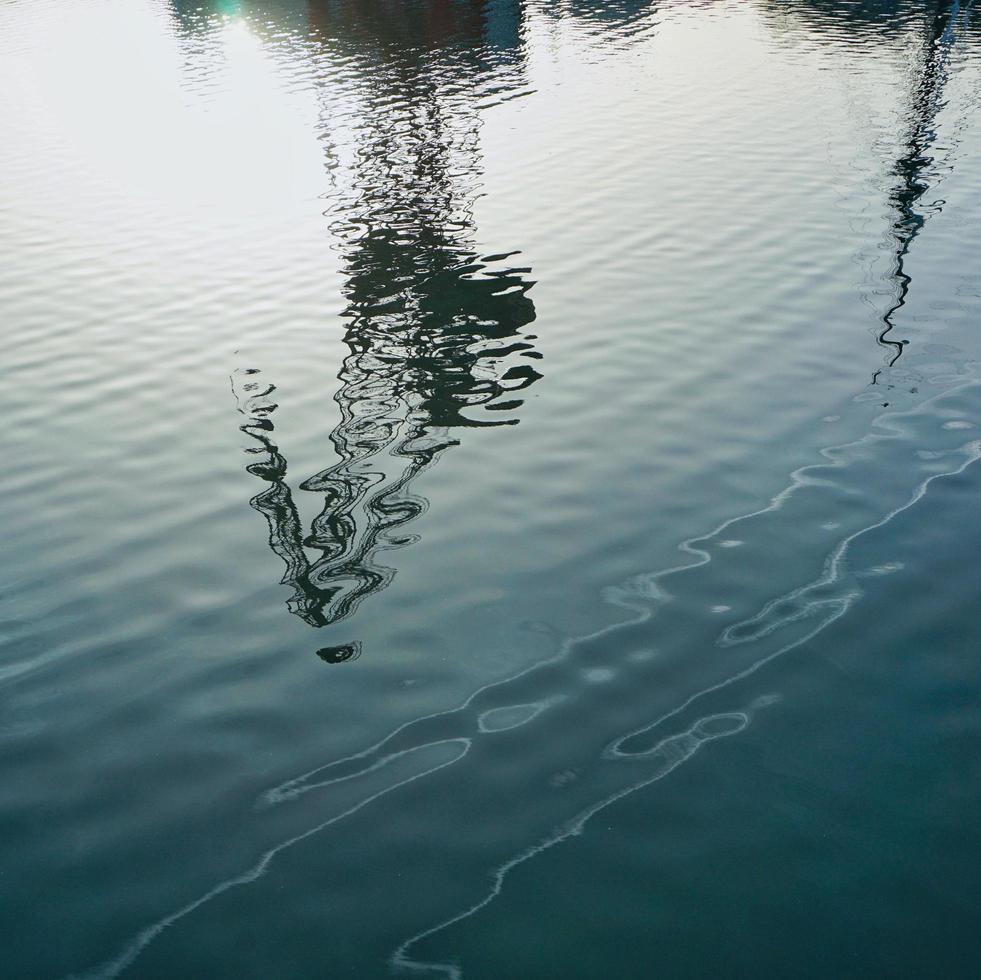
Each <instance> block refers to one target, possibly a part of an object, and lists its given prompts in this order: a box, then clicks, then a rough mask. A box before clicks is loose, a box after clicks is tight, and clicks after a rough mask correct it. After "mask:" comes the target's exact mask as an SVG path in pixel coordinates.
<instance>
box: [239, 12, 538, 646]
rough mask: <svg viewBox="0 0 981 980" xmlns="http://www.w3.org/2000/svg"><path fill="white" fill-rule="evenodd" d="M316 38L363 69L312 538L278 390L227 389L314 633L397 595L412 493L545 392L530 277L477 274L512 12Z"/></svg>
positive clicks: (501, 262)
mask: <svg viewBox="0 0 981 980" xmlns="http://www.w3.org/2000/svg"><path fill="white" fill-rule="evenodd" d="M310 25H311V27H312V28H313V31H314V33H315V36H316V37H317V38H318V39H319V41H320V42H321V43H323V45H324V46H325V47H328V46H329V49H330V51H331V53H332V54H333V53H337V52H338V51H339V52H341V53H342V55H347V56H348V57H351V58H353V59H355V60H359V61H360V62H361V64H362V65H363V69H362V72H361V74H360V76H359V77H358V78H357V92H356V96H357V100H358V102H359V109H358V111H357V113H356V114H355V116H354V119H353V130H354V135H353V163H352V164H351V165H350V173H349V178H348V180H347V182H346V183H345V175H344V174H343V173H341V174H340V175H338V174H337V173H336V172H335V173H334V174H333V177H334V179H335V182H336V183H337V186H338V187H339V189H338V190H337V191H336V194H337V203H336V204H335V207H334V208H333V209H332V211H331V212H330V214H331V217H332V218H333V222H332V230H333V232H334V234H335V235H336V238H337V241H338V242H339V246H338V247H339V250H340V252H341V255H342V264H343V277H344V281H345V285H344V295H345V298H346V301H347V306H346V309H345V310H344V313H343V316H344V317H345V318H346V319H347V327H346V329H345V333H344V343H345V345H346V347H347V351H348V352H347V354H346V356H345V357H344V360H343V363H342V365H341V369H340V371H339V373H338V382H339V386H338V388H337V391H336V393H335V395H334V400H335V401H336V403H337V405H338V407H339V410H340V421H339V422H338V424H337V425H336V427H335V428H334V430H333V432H332V433H331V436H330V438H331V442H332V444H333V447H334V451H335V454H336V459H335V460H334V461H333V462H332V463H331V464H330V465H329V466H327V467H326V468H325V469H323V470H321V471H320V472H319V473H316V474H314V475H312V476H309V477H307V478H306V479H305V480H303V482H302V483H300V484H299V488H300V489H301V490H304V491H307V492H311V493H315V494H318V495H320V496H322V498H323V506H322V509H321V511H320V513H319V514H318V515H317V517H316V518H314V520H313V521H312V524H311V527H310V529H309V533H308V534H306V536H304V529H303V526H302V523H301V520H300V517H299V513H298V510H297V506H296V504H295V502H294V499H293V492H292V490H291V488H290V486H289V485H288V483H287V479H286V473H287V460H286V458H285V456H284V455H283V453H282V450H281V449H280V447H279V445H278V443H277V441H276V433H275V425H274V416H275V411H276V401H275V396H276V390H275V386H274V385H272V384H268V383H265V382H264V381H263V380H262V379H261V377H260V376H259V373H258V371H257V370H255V369H248V370H246V371H243V372H241V373H239V374H238V375H237V376H236V377H235V378H233V386H234V387H235V389H236V393H237V395H238V397H239V408H240V411H241V412H242V413H243V414H244V415H245V416H246V421H245V422H244V423H243V424H242V426H241V429H242V431H243V432H246V433H247V434H248V435H249V436H250V437H251V438H252V440H253V445H252V446H251V447H250V448H249V449H248V452H249V453H250V455H252V456H254V457H256V458H255V459H253V460H252V461H251V462H250V463H249V464H248V465H247V467H246V468H247V470H248V471H249V472H250V473H251V474H253V475H254V476H256V477H258V478H259V479H261V480H263V481H264V482H265V483H266V484H267V485H266V487H265V488H264V489H263V490H261V491H260V492H259V493H257V494H256V495H255V496H254V497H253V498H252V500H251V505H252V507H253V508H254V509H255V510H257V511H258V512H259V513H261V514H262V515H263V516H264V517H265V519H266V521H267V523H268V527H269V545H270V547H271V549H272V550H273V551H274V552H275V553H276V554H277V555H278V556H279V557H280V558H281V559H282V561H283V563H284V565H285V566H286V569H285V572H284V575H283V578H282V582H283V584H285V585H287V586H289V587H290V588H291V590H292V594H291V596H290V598H289V599H288V600H287V603H286V604H287V608H288V609H289V610H290V612H291V613H293V614H294V615H296V616H299V617H300V618H301V619H303V620H304V621H305V622H306V623H308V624H309V625H310V626H313V627H317V628H322V627H325V626H329V625H331V624H333V623H336V622H339V621H341V620H343V619H345V618H347V617H349V616H351V615H352V614H353V613H354V612H355V611H356V610H357V608H358V606H359V605H360V603H361V602H362V601H364V600H365V599H366V598H368V597H369V596H371V595H373V594H375V593H377V592H379V591H381V590H382V589H384V588H385V587H386V586H387V585H388V584H389V583H390V582H391V581H392V578H393V576H394V574H395V572H394V570H393V569H392V568H390V567H387V566H385V565H383V564H381V563H380V562H379V560H378V555H379V553H380V552H382V551H384V550H389V549H392V548H397V547H401V546H404V545H406V544H408V543H410V542H411V541H413V540H414V537H413V535H411V534H410V533H408V532H407V529H406V526H407V525H408V524H410V523H411V522H412V521H413V520H414V519H415V518H416V517H418V516H419V515H420V514H422V513H423V512H424V511H425V510H426V509H427V507H428V502H427V500H426V499H425V498H424V497H422V496H421V495H418V494H416V493H413V492H412V484H413V481H414V480H415V479H416V477H417V476H418V475H419V474H420V473H421V472H422V471H423V470H424V469H426V468H427V467H429V466H430V465H431V464H433V463H434V462H435V460H436V459H437V458H438V457H439V456H440V455H441V454H442V453H443V452H444V451H445V450H446V449H447V448H449V447H450V446H452V445H454V444H455V443H456V442H457V441H458V432H459V431H460V430H462V429H464V428H472V427H479V426H496V425H507V424H515V423H516V422H517V421H518V419H517V417H516V415H515V412H516V410H517V409H518V408H519V407H520V406H521V404H522V397H521V392H522V391H523V390H524V389H525V388H527V387H528V386H529V385H531V384H533V383H534V382H535V381H537V380H538V379H539V378H540V377H541V375H540V373H539V371H538V370H537V369H536V367H535V366H534V365H535V363H536V362H537V360H538V359H539V358H540V354H539V353H538V352H537V351H536V350H535V349H534V346H533V344H532V342H531V341H532V340H533V339H534V338H533V337H532V336H530V335H527V334H526V333H524V332H523V331H524V328H525V327H527V325H528V324H530V323H531V322H532V321H533V320H534V319H535V308H534V305H533V303H532V301H531V299H530V297H529V296H528V295H527V294H528V291H529V289H530V288H531V287H532V285H533V282H532V281H531V280H530V279H529V278H528V275H529V273H530V269H528V268H527V267H522V266H519V265H517V264H516V263H515V261H514V258H513V256H514V255H515V254H516V253H510V254H498V255H493V256H481V255H480V253H479V252H478V251H477V249H476V247H475V245H474V224H473V216H472V210H471V209H472V205H473V202H474V200H475V198H476V196H477V193H478V181H479V172H478V162H477V153H478V130H479V124H480V117H479V108H478V99H477V94H478V92H479V91H495V90H497V91H499V90H500V87H501V86H502V85H503V86H508V85H511V84H513V81H514V79H515V76H514V71H515V69H520V64H521V59H522V51H521V44H520V38H521V33H520V27H521V8H520V5H519V4H518V3H517V2H503V3H502V2H500V0H497V2H493V0H484V2H474V3H445V2H436V0H432V2H422V3H398V4H392V3H386V2H384V0H373V2H362V3H321V4H317V5H316V6H311V7H310ZM327 81H329V80H327ZM349 123H350V121H349ZM328 165H329V167H331V168H333V167H335V166H336V162H335V159H334V156H333V155H332V154H331V155H330V156H329V160H328ZM359 653H360V646H359V645H358V644H356V643H355V644H346V645H344V646H341V647H336V646H333V647H325V648H323V649H321V650H320V651H318V655H319V656H320V657H321V658H322V659H324V660H325V661H328V662H340V661H344V660H350V659H353V658H355V657H356V656H358V655H359Z"/></svg>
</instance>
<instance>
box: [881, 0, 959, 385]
mask: <svg viewBox="0 0 981 980" xmlns="http://www.w3.org/2000/svg"><path fill="white" fill-rule="evenodd" d="M959 19H960V20H962V21H966V19H967V12H966V11H965V12H964V13H963V16H962V12H961V9H960V4H959V3H957V2H954V3H952V4H950V3H940V4H936V5H932V7H931V8H928V9H927V10H926V11H925V12H924V22H925V28H926V30H925V33H924V36H923V37H922V40H921V42H920V52H919V64H917V65H916V66H915V67H914V69H913V85H912V92H911V93H910V103H909V107H908V110H907V116H908V120H909V121H908V128H907V131H906V133H905V135H904V138H903V153H902V155H901V156H900V157H899V159H898V160H897V161H896V166H895V168H894V170H893V176H894V177H895V180H896V183H895V185H894V186H893V189H892V191H891V193H890V195H889V205H890V207H891V208H892V210H893V212H894V214H895V220H894V221H893V224H892V227H891V229H890V234H891V237H892V241H893V248H894V258H893V267H892V273H891V278H892V281H893V283H894V287H895V295H894V297H893V301H892V303H891V304H890V305H889V307H888V309H887V310H886V311H885V313H883V315H882V330H880V331H879V333H878V335H877V340H878V342H879V344H880V345H881V346H883V347H885V348H887V349H888V350H889V351H890V353H889V355H888V357H887V363H886V367H887V368H891V367H892V366H893V365H894V364H895V363H896V361H898V360H899V358H900V357H901V356H902V353H903V347H904V345H905V343H906V341H903V340H894V339H892V338H891V337H890V334H891V333H892V332H893V330H894V329H895V317H896V314H897V313H898V312H899V311H900V310H901V309H902V308H903V307H904V306H905V305H906V300H907V297H908V295H909V290H910V285H911V283H912V279H911V277H910V275H909V274H908V273H907V271H906V257H907V256H908V254H909V250H910V248H911V246H912V244H913V242H914V241H915V239H916V237H917V235H918V234H919V233H920V231H921V230H922V228H923V226H924V224H925V223H926V221H927V219H928V218H929V217H930V216H931V215H933V214H937V213H939V211H940V209H941V207H942V205H943V202H942V201H933V202H929V203H928V202H926V201H924V195H925V194H926V193H927V192H928V191H929V190H930V188H931V183H935V182H936V180H935V179H934V181H933V182H931V180H930V177H931V176H933V170H934V162H935V161H934V157H933V156H932V155H931V149H932V146H933V143H934V142H935V140H936V137H937V125H936V121H937V115H938V113H939V112H940V110H941V109H942V108H943V107H944V105H945V104H946V103H945V101H944V98H943V93H944V87H945V85H946V83H947V78H948V74H949V61H950V53H951V46H952V44H953V41H954V37H955V32H956V30H957V28H958V26H959V25H958V20H959ZM960 26H963V24H961V25H960ZM882 370H883V369H881V368H880V369H879V370H878V371H876V372H875V374H874V375H873V377H872V383H873V384H877V383H878V381H879V377H880V375H881V374H882Z"/></svg>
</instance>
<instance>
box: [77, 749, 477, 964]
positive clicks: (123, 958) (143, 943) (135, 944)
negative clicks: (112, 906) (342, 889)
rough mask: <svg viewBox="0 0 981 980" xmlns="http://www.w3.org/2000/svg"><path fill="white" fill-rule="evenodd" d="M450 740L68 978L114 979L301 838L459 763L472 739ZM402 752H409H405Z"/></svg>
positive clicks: (257, 875) (256, 875)
mask: <svg viewBox="0 0 981 980" xmlns="http://www.w3.org/2000/svg"><path fill="white" fill-rule="evenodd" d="M448 741H449V743H452V742H456V743H458V744H460V745H462V751H461V752H460V753H459V755H457V756H455V757H454V758H452V759H449V760H448V761H446V762H441V763H439V764H438V765H435V766H431V767H430V768H429V769H424V770H423V771H422V772H418V773H416V774H415V775H413V776H409V777H407V778H406V779H402V780H400V781H399V782H397V783H393V784H392V785H391V786H386V787H385V788H384V789H380V790H378V792H376V793H372V794H371V795H370V796H367V797H365V799H363V800H361V801H360V802H358V803H355V804H354V805H353V806H350V807H348V809H346V810H344V811H343V812H342V813H338V814H335V815H334V816H333V817H329V818H328V819H327V820H324V821H321V822H320V823H318V824H317V825H316V826H315V827H310V828H309V829H307V830H304V831H302V832H301V833H299V834H296V835H295V836H293V837H290V838H288V839H287V840H284V841H280V843H278V844H275V845H274V846H273V847H270V848H269V849H268V850H267V851H265V852H264V853H263V854H262V855H261V856H260V857H259V859H258V861H256V863H255V864H254V865H252V867H251V868H248V869H247V870H246V871H243V872H242V873H241V874H239V875H235V876H234V877H232V878H226V879H225V880H224V881H221V882H219V883H218V884H217V885H215V886H214V887H213V888H211V889H209V890H208V891H206V892H205V893H204V894H203V895H200V896H199V897H198V898H196V899H194V900H193V901H191V902H188V903H187V904H186V905H184V906H182V907H181V908H179V909H178V910H177V911H176V912H171V913H170V914H169V915H166V916H164V917H163V918H162V919H158V920H157V921H156V922H154V923H153V924H152V925H149V926H147V927H146V928H145V929H143V930H142V931H141V932H139V933H138V934H137V935H136V936H135V937H134V938H133V939H132V940H131V941H130V942H129V943H128V944H127V946H126V947H125V948H124V949H123V950H122V952H120V953H119V954H118V955H117V956H116V957H114V958H113V959H111V960H107V961H106V962H105V963H103V964H102V965H101V966H98V967H96V968H95V969H93V970H90V971H89V972H87V973H82V974H74V973H73V974H71V975H70V976H68V977H67V978H66V980H112V978H114V977H118V976H119V975H120V974H121V973H122V972H123V971H124V970H126V969H127V968H128V967H129V966H131V965H132V964H133V962H134V961H135V960H136V958H137V957H138V956H139V955H140V953H142V952H143V950H145V949H146V948H147V946H149V945H150V943H152V942H153V941H154V940H155V939H156V938H157V936H159V935H160V933H162V932H163V931H164V929H166V928H168V927H169V926H172V925H173V924H174V923H175V922H178V921H179V920H181V919H183V918H184V917H185V916H187V915H190V914H191V913H192V912H194V911H195V910H196V909H199V908H200V907H201V906H202V905H204V904H205V903H206V902H210V901H211V900H212V899H213V898H217V897H218V896H219V895H222V894H224V893H225V892H227V891H229V890H230V889H232V888H236V887H237V886H239V885H248V884H250V883H251V882H253V881H256V880H258V879H259V878H261V877H262V876H263V875H264V874H265V873H266V872H267V871H268V870H269V866H270V865H271V864H272V862H273V859H274V858H275V857H276V855H277V854H280V853H282V852H283V851H285V850H286V849H287V848H290V847H292V846H293V845H294V844H299V843H300V841H302V840H306V838H308V837H312V836H313V835H314V834H317V833H319V832H320V831H321V830H324V829H326V828H327V827H329V826H330V825H331V824H335V823H338V822H339V821H341V820H343V819H345V818H346V817H349V816H352V815H353V814H355V813H357V812H358V811H359V810H361V809H363V808H364V807H366V806H368V804H369V803H373V802H374V801H375V800H377V799H379V798H380V797H382V796H385V795H387V794H388V793H391V792H394V791H395V790H397V789H399V788H400V787H402V786H407V785H408V784H409V783H413V782H415V781H416V780H417V779H422V777H423V776H429V775H431V774H432V773H434V772H437V771H438V770H440V769H445V768H446V767H447V766H451V765H453V763H454V762H458V761H459V760H460V759H462V758H463V756H465V755H466V754H467V752H468V751H469V750H470V744H471V743H470V739H452V740H448ZM432 744H448V743H447V742H444V743H432ZM431 747H432V746H431V745H430V746H419V748H420V749H423V748H431ZM401 754H402V755H404V754H406V753H401Z"/></svg>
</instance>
